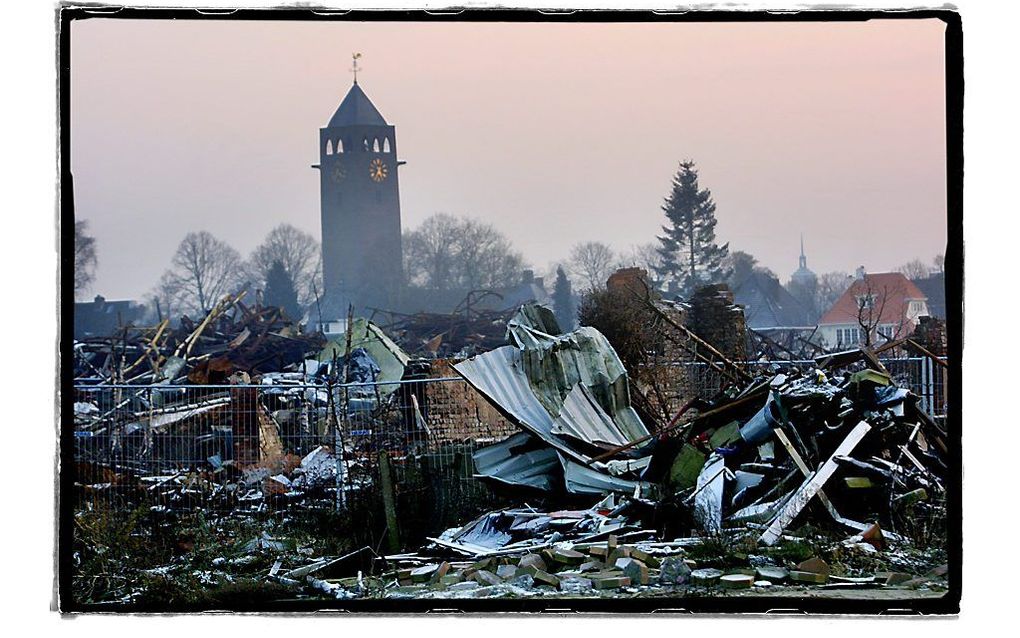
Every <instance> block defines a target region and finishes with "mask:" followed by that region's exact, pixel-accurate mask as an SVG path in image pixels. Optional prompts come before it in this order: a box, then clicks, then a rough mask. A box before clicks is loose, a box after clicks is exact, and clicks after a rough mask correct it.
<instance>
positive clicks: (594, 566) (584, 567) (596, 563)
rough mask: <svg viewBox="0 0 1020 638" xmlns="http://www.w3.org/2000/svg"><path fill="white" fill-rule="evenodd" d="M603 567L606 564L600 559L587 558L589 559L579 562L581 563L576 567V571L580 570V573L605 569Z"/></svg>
mask: <svg viewBox="0 0 1020 638" xmlns="http://www.w3.org/2000/svg"><path fill="white" fill-rule="evenodd" d="M605 567H606V564H605V563H603V562H602V561H600V560H589V561H586V562H583V563H581V565H580V566H579V567H578V568H577V569H578V571H580V572H582V573H585V572H597V571H601V570H603V569H605Z"/></svg>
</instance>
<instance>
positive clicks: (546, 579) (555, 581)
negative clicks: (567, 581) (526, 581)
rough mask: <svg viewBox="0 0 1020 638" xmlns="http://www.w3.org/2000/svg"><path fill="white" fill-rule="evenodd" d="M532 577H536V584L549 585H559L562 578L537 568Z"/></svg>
mask: <svg viewBox="0 0 1020 638" xmlns="http://www.w3.org/2000/svg"><path fill="white" fill-rule="evenodd" d="M531 577H532V578H534V579H535V585H549V586H550V587H559V584H560V579H559V578H557V577H556V576H554V575H552V574H550V573H549V572H544V571H542V570H535V573H534V574H531Z"/></svg>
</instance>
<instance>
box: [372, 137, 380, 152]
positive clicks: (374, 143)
mask: <svg viewBox="0 0 1020 638" xmlns="http://www.w3.org/2000/svg"><path fill="white" fill-rule="evenodd" d="M372 152H373V153H378V152H379V138H378V137H377V138H375V140H373V141H372Z"/></svg>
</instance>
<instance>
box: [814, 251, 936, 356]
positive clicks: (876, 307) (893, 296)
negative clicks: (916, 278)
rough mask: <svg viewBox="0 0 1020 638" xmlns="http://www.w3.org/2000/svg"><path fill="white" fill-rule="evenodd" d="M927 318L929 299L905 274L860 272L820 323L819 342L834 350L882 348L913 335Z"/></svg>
mask: <svg viewBox="0 0 1020 638" xmlns="http://www.w3.org/2000/svg"><path fill="white" fill-rule="evenodd" d="M926 316H928V298H927V297H926V296H925V294H924V293H923V292H921V290H920V288H918V287H917V286H916V285H915V284H914V283H913V282H912V281H910V280H909V279H907V278H906V277H905V276H904V275H903V274H902V273H898V272H880V273H866V272H864V269H863V268H858V269H857V277H856V279H854V282H853V283H852V284H850V287H849V288H847V291H846V292H844V293H843V296H842V297H840V298H839V299H837V300H836V303H834V304H833V305H832V307H831V308H829V310H828V311H827V312H826V313H825V314H824V315H822V318H821V319H819V320H818V331H817V332H816V335H815V337H816V338H815V340H816V341H818V342H820V343H821V345H824V346H825V347H826V348H830V349H842V348H854V347H857V346H858V345H861V344H864V343H870V344H872V345H881V344H882V343H884V342H886V341H890V340H893V339H900V338H902V337H906V336H908V335H910V334H911V333H912V332H913V331H914V328H915V327H916V326H917V322H918V318H919V317H926ZM869 337H870V338H869Z"/></svg>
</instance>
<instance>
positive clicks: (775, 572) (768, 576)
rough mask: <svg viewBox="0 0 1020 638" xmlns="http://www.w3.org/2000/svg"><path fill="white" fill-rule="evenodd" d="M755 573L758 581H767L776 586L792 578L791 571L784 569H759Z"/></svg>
mask: <svg viewBox="0 0 1020 638" xmlns="http://www.w3.org/2000/svg"><path fill="white" fill-rule="evenodd" d="M754 573H755V577H757V578H758V580H767V581H769V582H771V583H776V584H779V583H782V582H784V581H786V580H787V579H788V578H789V577H790V572H789V570H787V569H786V568H784V567H759V568H758V569H756V570H755V572H754Z"/></svg>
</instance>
